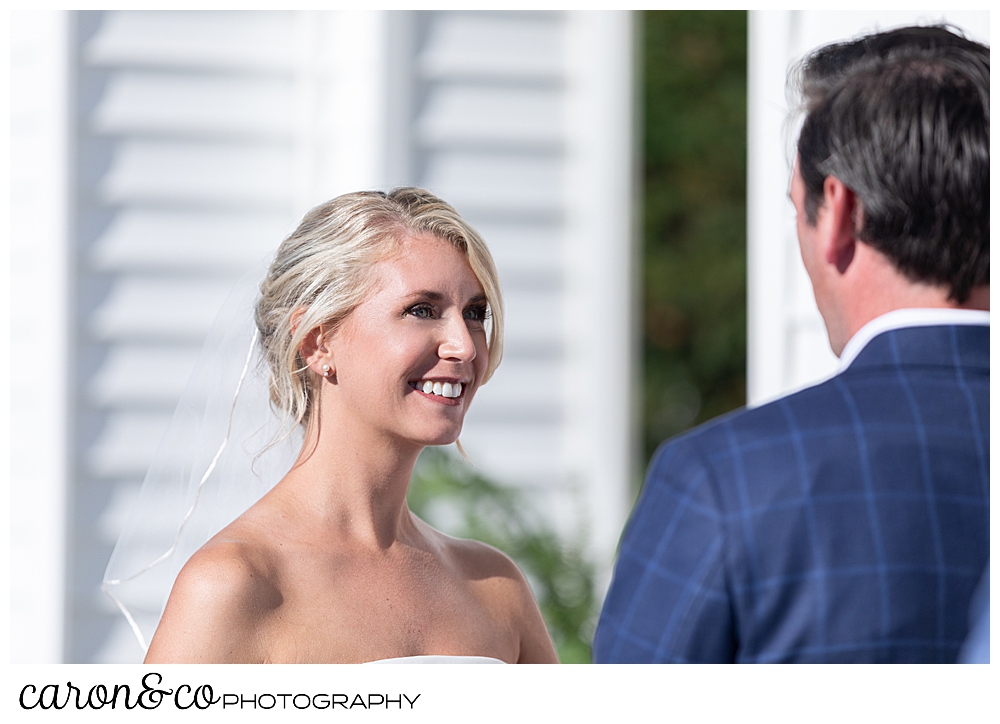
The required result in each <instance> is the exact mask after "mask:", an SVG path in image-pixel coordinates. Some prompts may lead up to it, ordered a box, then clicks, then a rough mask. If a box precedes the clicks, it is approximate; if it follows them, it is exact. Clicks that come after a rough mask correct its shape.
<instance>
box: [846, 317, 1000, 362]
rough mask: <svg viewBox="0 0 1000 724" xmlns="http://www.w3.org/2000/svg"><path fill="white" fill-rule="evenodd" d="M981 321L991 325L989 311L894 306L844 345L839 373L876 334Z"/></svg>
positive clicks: (982, 323) (985, 324) (979, 322)
mask: <svg viewBox="0 0 1000 724" xmlns="http://www.w3.org/2000/svg"><path fill="white" fill-rule="evenodd" d="M957 324H979V325H983V326H986V327H988V326H990V313H989V312H988V311H982V310H979V309H895V310H893V311H891V312H888V313H886V314H883V315H882V316H881V317H875V319H873V320H872V321H870V322H869V323H868V324H866V325H865V326H864V327H862V328H861V329H859V330H858V331H857V332H855V334H854V336H853V337H851V339H850V340H849V341H848V343H847V344H846V345H844V351H843V352H841V353H840V364H839V365H838V367H837V373H838V374H839V373H840V372H843V371H844V370H846V369H847V368H848V367H850V366H851V362H853V361H854V360H855V359H856V358H857V356H858V354H859V353H860V352H861V350H863V349H864V348H865V345H867V344H868V343H869V342H871V341H872V340H873V339H874V338H875V337H877V336H878V335H880V334H882V333H883V332H888V331H889V330H891V329H903V328H904V327H939V326H942V325H957Z"/></svg>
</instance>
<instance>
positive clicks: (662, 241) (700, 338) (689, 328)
mask: <svg viewBox="0 0 1000 724" xmlns="http://www.w3.org/2000/svg"><path fill="white" fill-rule="evenodd" d="M746 17H747V16H746V13H745V12H715V11H713V12H705V11H683V12H681V11H652V12H645V13H643V33H644V46H643V74H644V77H643V94H644V99H645V111H644V116H643V128H644V134H645V135H644V139H645V140H644V143H645V148H644V164H645V167H644V185H645V189H644V199H643V271H644V284H645V287H644V299H643V307H644V310H643V311H644V331H645V334H644V344H643V363H644V381H643V382H644V389H645V395H644V399H645V409H644V411H643V413H644V414H643V430H644V444H645V454H646V460H648V459H649V457H650V456H651V455H652V453H653V451H654V450H655V448H656V446H657V445H658V444H659V443H660V442H661V441H662V440H664V439H665V438H667V437H670V436H672V435H675V434H677V433H679V432H682V431H683V430H685V429H687V428H689V427H691V426H693V425H696V424H698V423H701V422H703V421H705V420H708V419H710V418H712V417H715V416H717V415H720V414H722V413H724V412H727V411H729V410H732V409H734V408H736V407H739V406H741V405H743V404H744V402H745V399H746V71H747V66H746V32H747V25H746Z"/></svg>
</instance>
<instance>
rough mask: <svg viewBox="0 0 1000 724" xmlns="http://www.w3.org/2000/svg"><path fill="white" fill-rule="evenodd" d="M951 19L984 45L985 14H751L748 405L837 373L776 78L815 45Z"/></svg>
mask: <svg viewBox="0 0 1000 724" xmlns="http://www.w3.org/2000/svg"><path fill="white" fill-rule="evenodd" d="M938 22H950V23H952V24H954V25H956V26H958V27H959V28H960V29H962V30H963V31H964V32H965V33H966V34H967V35H968V36H969V37H972V38H975V39H977V40H980V41H983V42H986V43H989V38H990V16H989V12H986V11H960V10H940V11H931V10H924V11H905V10H867V11H865V10H851V11H832V10H831V11H821V10H801V11H799V10H797V11H788V10H761V11H752V12H751V13H750V30H749V35H750V37H749V79H748V80H749V82H748V96H749V97H748V119H747V125H748V131H747V132H748V135H749V138H748V149H749V158H748V170H747V189H748V199H747V212H748V213H747V216H748V218H747V240H748V249H747V264H748V280H747V281H748V285H747V286H748V291H747V297H748V298H747V326H748V330H747V398H748V402H749V404H751V405H759V404H761V403H762V402H766V401H768V400H771V399H774V398H775V397H779V396H781V395H783V394H787V393H788V392H791V391H793V390H796V389H800V388H802V387H806V386H808V385H810V384H813V383H815V382H817V381H819V380H821V379H823V378H824V377H826V376H828V375H829V374H831V373H832V372H833V371H834V370H835V369H836V363H837V360H836V357H834V355H833V353H832V352H831V351H830V347H829V343H828V341H827V337H826V329H825V328H824V326H823V320H822V318H821V317H820V314H819V311H818V310H817V308H816V303H815V300H814V298H813V295H812V288H811V286H810V285H809V279H808V277H807V276H806V272H805V268H804V267H803V266H802V260H801V258H800V257H799V250H798V242H797V240H796V236H795V215H794V209H793V208H792V204H791V202H790V201H789V200H788V197H787V192H788V180H789V177H790V173H791V163H792V161H793V160H794V140H795V138H796V136H797V129H796V128H794V127H788V126H787V124H788V121H789V107H788V105H787V102H786V98H785V78H786V74H787V71H788V68H789V67H790V66H791V64H793V63H795V62H797V61H798V60H800V59H801V58H802V56H803V55H805V54H806V53H808V52H809V51H810V50H813V49H815V48H817V47H819V46H822V45H825V44H827V43H831V42H835V41H838V40H845V39H849V38H852V37H855V36H857V35H859V34H863V33H866V32H873V31H877V30H888V29H890V28H893V27H898V26H901V25H909V24H931V23H938Z"/></svg>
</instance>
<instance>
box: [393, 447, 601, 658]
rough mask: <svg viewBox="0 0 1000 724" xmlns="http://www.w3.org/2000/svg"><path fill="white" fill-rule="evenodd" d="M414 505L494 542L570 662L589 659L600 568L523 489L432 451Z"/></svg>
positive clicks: (422, 466) (414, 488)
mask: <svg viewBox="0 0 1000 724" xmlns="http://www.w3.org/2000/svg"><path fill="white" fill-rule="evenodd" d="M408 502H409V505H410V509H411V510H412V511H413V512H414V513H416V514H417V515H418V516H420V517H421V518H423V519H424V520H426V521H428V522H429V523H431V524H432V525H434V526H435V527H438V528H440V529H441V530H443V531H444V532H446V533H448V534H449V535H453V536H458V537H460V538H472V539H475V540H479V541H482V542H484V543H488V544H489V545H492V546H493V547H495V548H498V549H500V550H501V551H503V552H504V553H506V554H507V555H508V556H510V557H511V558H512V559H513V560H514V561H515V562H516V563H517V565H518V566H519V567H520V568H521V570H522V571H523V572H524V574H525V576H526V577H527V579H528V581H529V582H530V583H531V586H532V590H533V591H534V593H535V596H536V598H537V599H538V605H539V608H541V610H542V616H543V617H544V618H545V623H546V625H547V626H548V629H549V633H550V634H552V638H553V640H554V641H555V644H556V650H557V651H558V653H559V660H560V661H562V662H563V663H564V664H577V663H590V641H591V638H592V636H593V627H594V624H595V621H596V616H597V600H596V597H595V592H594V567H593V565H592V564H591V563H590V562H589V561H588V560H587V558H586V556H585V554H584V548H583V545H582V544H580V545H567V544H566V543H565V542H563V541H561V540H560V538H559V536H558V535H557V534H556V532H555V531H554V530H553V529H552V528H551V526H550V525H548V524H547V523H546V521H544V520H543V519H542V518H541V517H540V516H538V515H537V514H536V513H535V510H536V507H535V506H534V505H532V504H531V503H532V501H531V500H530V499H527V496H526V495H525V494H524V493H523V492H520V491H517V490H515V489H512V488H508V487H505V486H503V485H499V484H497V483H495V482H493V481H491V480H489V479H487V478H486V477H484V476H483V475H481V474H479V473H477V472H475V470H474V469H473V468H472V466H471V465H469V464H468V463H463V462H460V461H458V460H455V459H454V458H453V457H452V456H450V455H448V454H447V453H445V452H444V451H442V450H440V449H435V448H428V449H427V450H425V451H424V452H423V454H422V455H421V456H420V460H419V461H418V464H417V469H416V470H415V471H414V474H413V480H412V482H411V483H410V492H409V496H408Z"/></svg>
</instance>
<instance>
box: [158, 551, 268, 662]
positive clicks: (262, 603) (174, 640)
mask: <svg viewBox="0 0 1000 724" xmlns="http://www.w3.org/2000/svg"><path fill="white" fill-rule="evenodd" d="M270 568H271V565H270V561H269V556H268V554H267V550H266V548H264V547H262V546H261V545H259V544H258V543H257V542H256V541H254V540H253V539H248V538H240V537H234V536H226V535H224V534H220V536H217V537H216V538H215V539H213V540H211V541H209V542H208V543H207V544H206V545H205V546H204V547H202V548H201V549H200V550H199V551H197V552H196V553H195V554H194V555H193V556H191V558H190V559H189V560H188V562H187V563H186V564H185V565H184V568H182V569H181V572H180V574H179V575H178V576H177V580H176V581H175V582H174V586H173V589H172V590H171V592H170V598H169V599H168V600H167V606H166V609H165V610H164V612H163V618H162V619H161V620H160V625H159V627H158V628H157V629H156V634H155V635H154V637H153V641H152V642H151V643H150V647H149V651H148V653H147V655H146V662H147V663H152V662H164V663H167V662H184V663H210V662H219V663H223V662H229V663H236V662H248V661H258V660H261V659H262V658H263V648H262V647H261V646H260V643H261V642H260V628H261V623H262V622H263V620H264V618H265V617H266V615H267V613H268V612H269V611H271V610H273V609H274V608H276V607H277V606H278V605H280V599H281V594H280V592H279V591H278V588H277V587H276V585H275V584H274V577H273V575H272V572H271V570H270Z"/></svg>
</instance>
